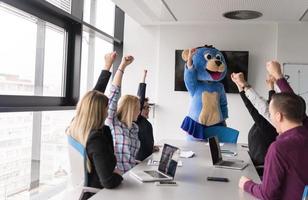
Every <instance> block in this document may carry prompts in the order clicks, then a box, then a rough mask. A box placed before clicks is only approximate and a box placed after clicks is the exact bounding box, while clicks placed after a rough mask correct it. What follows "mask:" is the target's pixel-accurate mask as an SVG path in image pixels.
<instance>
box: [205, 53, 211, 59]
mask: <svg viewBox="0 0 308 200" xmlns="http://www.w3.org/2000/svg"><path fill="white" fill-rule="evenodd" d="M204 58H205V59H206V60H211V59H212V56H211V55H210V54H205V55H204Z"/></svg>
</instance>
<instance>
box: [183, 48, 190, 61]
mask: <svg viewBox="0 0 308 200" xmlns="http://www.w3.org/2000/svg"><path fill="white" fill-rule="evenodd" d="M188 51H189V50H188V49H185V50H184V51H183V52H182V59H183V60H184V61H185V62H186V61H187V60H188Z"/></svg>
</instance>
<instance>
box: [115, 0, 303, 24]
mask: <svg viewBox="0 0 308 200" xmlns="http://www.w3.org/2000/svg"><path fill="white" fill-rule="evenodd" d="M113 2H114V3H115V4H116V5H118V6H119V7H120V8H121V9H122V10H124V12H125V13H126V14H128V15H129V16H131V17H132V18H134V19H135V20H136V21H137V22H139V23H140V24H142V25H162V24H198V23H201V24H202V23H208V22H232V21H234V20H230V19H226V18H224V17H223V16H222V14H223V13H225V12H228V11H233V10H255V11H258V12H261V13H262V14H263V16H262V17H261V18H258V19H254V20H245V22H299V21H308V11H307V9H308V0H113ZM237 21H238V20H237Z"/></svg>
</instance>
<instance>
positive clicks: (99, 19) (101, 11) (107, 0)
mask: <svg viewBox="0 0 308 200" xmlns="http://www.w3.org/2000/svg"><path fill="white" fill-rule="evenodd" d="M114 19H115V5H114V3H113V2H112V1H111V0H84V14H83V20H84V21H85V22H87V23H89V24H91V25H92V26H94V27H96V28H98V29H100V30H102V31H103V32H105V33H107V34H109V35H111V36H113V35H114Z"/></svg>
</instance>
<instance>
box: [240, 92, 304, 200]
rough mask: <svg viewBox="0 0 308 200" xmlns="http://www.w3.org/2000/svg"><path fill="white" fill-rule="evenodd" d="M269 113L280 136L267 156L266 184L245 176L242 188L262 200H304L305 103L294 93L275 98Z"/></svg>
mask: <svg viewBox="0 0 308 200" xmlns="http://www.w3.org/2000/svg"><path fill="white" fill-rule="evenodd" d="M269 112H270V118H271V121H272V122H273V125H274V126H275V128H276V130H277V132H278V134H279V136H278V137H277V139H276V141H275V142H273V143H272V144H271V146H270V147H269V149H268V152H267V154H266V158H265V166H264V174H263V181H262V183H261V184H257V183H254V182H253V181H252V180H250V179H248V178H247V177H244V176H243V177H241V179H240V181H239V187H240V188H242V189H244V190H245V191H246V192H249V193H251V194H252V195H254V196H256V197H257V198H260V199H269V200H274V199H279V200H287V199H288V200H289V199H292V200H293V199H294V200H296V199H301V196H302V193H303V191H304V187H305V185H308V170H307V169H308V129H307V128H306V127H304V126H303V118H304V116H305V109H304V106H303V103H302V101H301V99H300V98H299V97H298V96H297V95H295V94H293V93H279V94H275V95H274V96H273V97H272V101H271V102H270V105H269Z"/></svg>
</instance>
